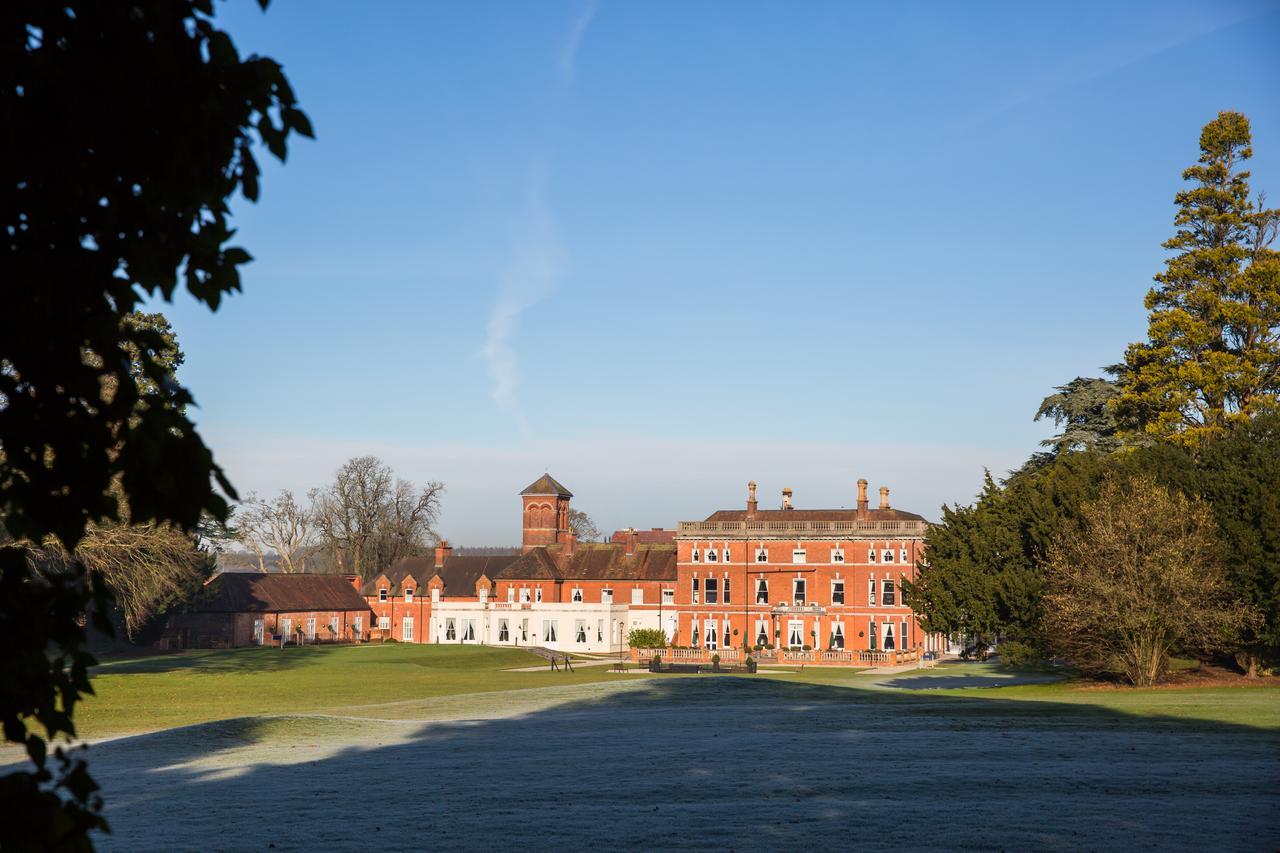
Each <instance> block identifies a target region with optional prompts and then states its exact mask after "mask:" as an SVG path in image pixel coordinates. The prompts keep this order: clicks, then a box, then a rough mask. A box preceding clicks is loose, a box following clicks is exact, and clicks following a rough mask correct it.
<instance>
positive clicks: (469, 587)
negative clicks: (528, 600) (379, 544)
mask: <svg viewBox="0 0 1280 853" xmlns="http://www.w3.org/2000/svg"><path fill="white" fill-rule="evenodd" d="M518 559H520V555H519V554H505V555H498V556H464V555H450V556H449V557H446V558H445V561H444V567H443V568H440V569H437V568H436V560H435V557H434V556H431V557H406V558H405V559H403V560H401V561H400V562H398V563H396V564H395V565H394V566H392V567H391V568H389V569H387V570H386V571H385V572H380V573H379V574H378V575H374V576H373V577H372V578H370V579H369V580H367V581H365V583H364V586H362V587H361V588H360V592H361V593H362V594H364V595H377V594H378V577H379V576H380V575H386V576H387V580H389V581H390V582H391V587H390V589H389V590H388V592H389V593H390V594H391V595H399V594H400V593H401V592H403V591H404V587H405V581H406V580H412V581H413V583H414V586H413V588H414V589H418V588H422V589H423V590H425V589H426V587H427V584H428V583H429V582H430V581H431V578H432V577H434V576H435V575H437V574H439V575H440V580H442V581H444V592H443V593H442V594H443V595H446V596H459V595H475V593H476V581H477V580H479V579H480V576H481V575H486V576H487V577H488V578H489V579H490V580H492V579H493V577H494V574H495V573H496V572H498V571H501V569H502V568H503V566H506V565H508V564H510V563H513V562H515V561H516V560H518ZM424 594H425V592H424Z"/></svg>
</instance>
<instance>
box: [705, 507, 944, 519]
mask: <svg viewBox="0 0 1280 853" xmlns="http://www.w3.org/2000/svg"><path fill="white" fill-rule="evenodd" d="M746 518H747V511H746V510H745V509H722V510H720V511H718V512H713V513H711V515H709V516H707V519H706V520H707V521H745V520H746ZM753 518H754V519H755V520H756V521H859V520H863V519H865V520H867V521H924V520H925V518H924V516H923V515H916V514H915V513H914V512H906V511H905V510H901V509H869V510H867V512H866V515H862V516H860V515H858V511H857V510H856V509H759V510H756V513H755V515H754V516H753Z"/></svg>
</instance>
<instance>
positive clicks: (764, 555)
mask: <svg viewBox="0 0 1280 853" xmlns="http://www.w3.org/2000/svg"><path fill="white" fill-rule="evenodd" d="M756 562H757V563H767V562H769V550H768V549H767V548H757V549H756Z"/></svg>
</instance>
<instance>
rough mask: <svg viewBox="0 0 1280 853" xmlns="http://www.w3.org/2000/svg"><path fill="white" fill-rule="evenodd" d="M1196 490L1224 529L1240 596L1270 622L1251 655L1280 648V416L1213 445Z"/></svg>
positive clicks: (1200, 464) (1203, 457)
mask: <svg viewBox="0 0 1280 853" xmlns="http://www.w3.org/2000/svg"><path fill="white" fill-rule="evenodd" d="M1196 468H1197V475H1198V476H1197V479H1196V487H1197V491H1198V492H1199V494H1200V495H1201V496H1202V497H1203V498H1204V499H1205V500H1206V501H1208V503H1209V505H1210V506H1211V507H1212V509H1213V513H1214V517H1215V519H1216V520H1217V522H1218V526H1219V527H1220V528H1221V530H1222V539H1223V542H1224V543H1225V547H1226V549H1227V553H1226V561H1227V570H1228V572H1229V573H1230V575H1231V579H1232V582H1233V584H1234V586H1235V588H1236V590H1237V591H1238V592H1239V594H1240V596H1241V597H1242V598H1243V599H1244V600H1245V601H1247V602H1249V603H1250V604H1253V605H1254V606H1255V607H1257V608H1258V609H1259V610H1260V611H1261V612H1262V615H1263V618H1264V619H1265V623H1264V627H1263V629H1262V630H1261V631H1260V632H1259V633H1258V634H1257V635H1256V636H1253V637H1250V638H1248V639H1249V640H1250V642H1249V643H1248V646H1247V647H1246V653H1247V654H1248V656H1249V657H1251V658H1253V660H1251V661H1250V662H1249V664H1251V665H1256V663H1257V661H1256V658H1257V657H1258V656H1259V655H1262V656H1265V657H1271V658H1274V657H1275V656H1276V651H1277V649H1280V415H1262V416H1259V417H1257V418H1255V419H1253V420H1252V421H1248V422H1245V423H1243V424H1239V425H1237V426H1236V427H1234V428H1233V429H1231V430H1230V431H1229V433H1228V434H1227V435H1226V436H1225V437H1223V438H1221V439H1219V440H1217V441H1213V442H1210V443H1209V444H1208V445H1206V446H1205V448H1204V449H1203V450H1202V451H1201V453H1200V454H1199V457H1198V460H1197V465H1196Z"/></svg>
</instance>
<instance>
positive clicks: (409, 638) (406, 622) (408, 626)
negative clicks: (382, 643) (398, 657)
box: [400, 616, 413, 643]
mask: <svg viewBox="0 0 1280 853" xmlns="http://www.w3.org/2000/svg"><path fill="white" fill-rule="evenodd" d="M400 639H402V640H404V641H405V642H406V643H412V642H413V617H412V616H405V617H403V618H402V619H401V620H400Z"/></svg>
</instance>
